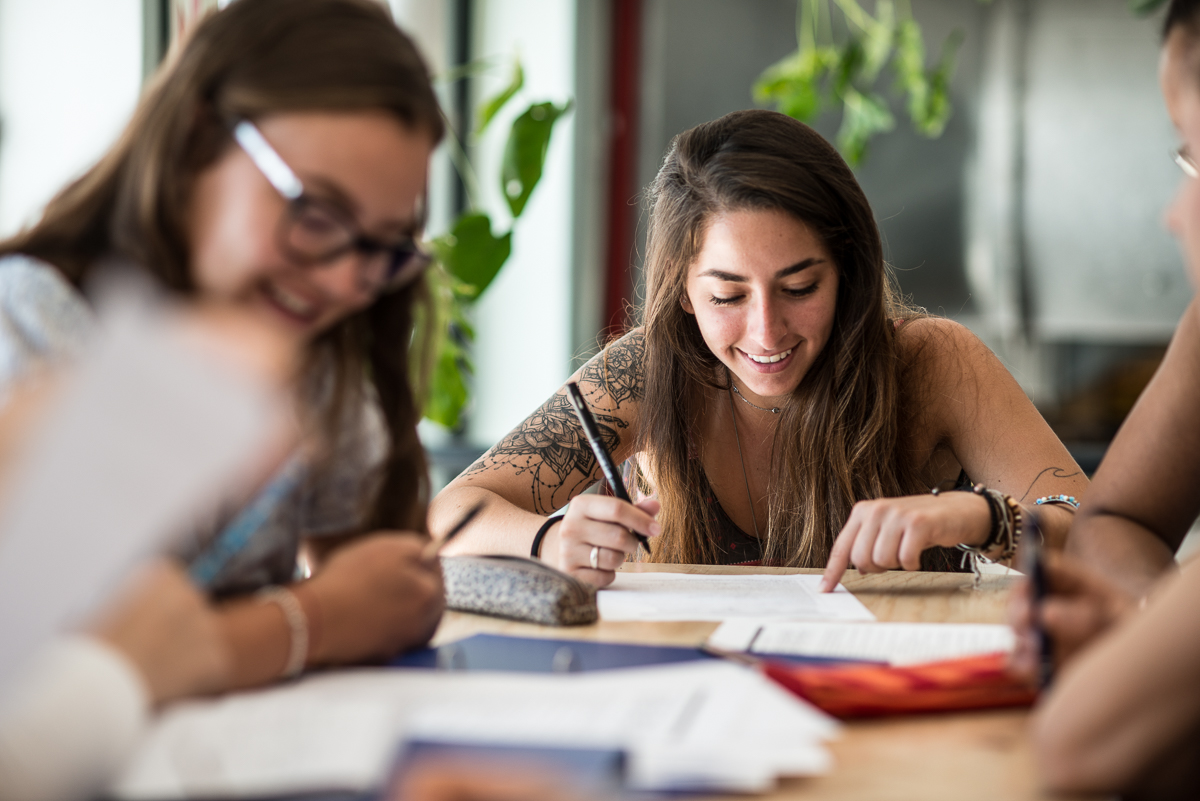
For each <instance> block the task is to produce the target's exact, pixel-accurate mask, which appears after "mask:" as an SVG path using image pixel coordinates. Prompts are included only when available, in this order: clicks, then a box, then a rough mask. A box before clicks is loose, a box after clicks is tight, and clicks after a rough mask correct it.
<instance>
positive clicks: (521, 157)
mask: <svg viewBox="0 0 1200 801" xmlns="http://www.w3.org/2000/svg"><path fill="white" fill-rule="evenodd" d="M571 107H572V101H569V100H568V101H567V102H566V103H565V104H564V105H562V106H556V105H555V104H554V103H534V104H533V105H531V106H530V107H529V108H527V109H526V110H525V113H523V114H522V115H521V116H519V117H517V118H516V119H515V120H513V124H512V130H511V131H510V132H509V134H508V143H507V144H506V145H505V147H504V160H503V162H502V163H501V166H500V191H501V192H503V193H504V199H505V200H507V201H508V208H509V210H510V211H511V212H512V216H513V218H514V219H515V218H517V217H520V216H521V212H523V211H524V210H525V204H526V203H528V202H529V196H530V195H532V194H533V190H534V189H535V188H536V187H537V184H538V181H540V180H541V179H542V168H543V167H545V165H546V152H547V150H548V149H549V147H550V134H551V133H553V131H554V123H556V122H558V120H559V119H560V118H561V117H562V116H563V115H564V114H566V113H567V112H568V111H570V110H571Z"/></svg>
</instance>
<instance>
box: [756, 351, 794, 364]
mask: <svg viewBox="0 0 1200 801" xmlns="http://www.w3.org/2000/svg"><path fill="white" fill-rule="evenodd" d="M746 355H747V356H749V357H750V361H752V362H758V363H759V364H774V363H775V362H778V361H782V360H784V359H786V358H787V357H788V356H791V355H792V352H791V351H790V350H785V351H784V352H783V353H776V354H775V355H774V356H750V354H749V353H747V354H746Z"/></svg>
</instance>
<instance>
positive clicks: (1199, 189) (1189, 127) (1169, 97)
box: [1159, 28, 1200, 288]
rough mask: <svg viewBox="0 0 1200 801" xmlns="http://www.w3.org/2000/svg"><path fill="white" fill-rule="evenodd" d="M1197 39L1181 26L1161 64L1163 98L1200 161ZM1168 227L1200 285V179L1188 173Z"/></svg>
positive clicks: (1190, 150) (1186, 143) (1189, 149)
mask: <svg viewBox="0 0 1200 801" xmlns="http://www.w3.org/2000/svg"><path fill="white" fill-rule="evenodd" d="M1196 46H1197V43H1196V42H1195V41H1194V39H1192V37H1191V36H1189V35H1188V34H1187V33H1186V32H1185V31H1183V30H1182V29H1179V28H1177V29H1176V30H1174V31H1173V32H1172V33H1171V35H1170V36H1169V37H1168V38H1167V44H1166V46H1165V47H1164V48H1163V56H1162V61H1161V65H1160V68H1159V83H1160V85H1161V86H1162V93H1163V99H1164V100H1166V103H1167V111H1168V112H1169V113H1170V115H1171V121H1172V122H1174V123H1175V129H1176V130H1177V131H1178V132H1179V136H1180V139H1181V140H1182V141H1183V146H1184V152H1185V153H1186V154H1187V155H1188V156H1190V157H1191V158H1192V159H1193V160H1194V161H1196V162H1197V163H1200V81H1198V80H1197V76H1196V75H1195V74H1193V73H1194V72H1195V70H1196V69H1197V66H1198V62H1197V61H1196V60H1195V57H1194V56H1193V55H1192V53H1191V51H1192V50H1193V49H1194V48H1195V47H1196ZM1167 227H1168V228H1170V229H1171V233H1173V234H1174V235H1175V237H1176V238H1177V239H1178V240H1179V243H1180V245H1181V247H1182V248H1183V253H1184V259H1185V260H1186V261H1187V269H1188V275H1189V277H1190V279H1191V281H1192V286H1193V287H1196V288H1200V180H1197V179H1195V178H1190V177H1187V176H1185V177H1184V178H1183V180H1182V181H1181V182H1180V184H1179V191H1178V192H1177V193H1176V194H1175V200H1174V201H1173V202H1172V203H1171V205H1170V206H1169V207H1168V208H1167Z"/></svg>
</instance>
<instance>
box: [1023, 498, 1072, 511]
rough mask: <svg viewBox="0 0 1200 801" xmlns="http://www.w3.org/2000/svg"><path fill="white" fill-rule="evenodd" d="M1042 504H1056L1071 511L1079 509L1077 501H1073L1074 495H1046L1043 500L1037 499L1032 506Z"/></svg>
mask: <svg viewBox="0 0 1200 801" xmlns="http://www.w3.org/2000/svg"><path fill="white" fill-rule="evenodd" d="M1044 503H1053V504H1058V505H1059V506H1064V507H1066V508H1068V509H1070V510H1071V511H1075V510H1076V509H1078V508H1079V501H1077V500H1075V496H1074V495H1047V496H1046V497H1044V498H1038V499H1037V500H1036V501H1034V502H1033V504H1034V506H1041V505H1042V504H1044Z"/></svg>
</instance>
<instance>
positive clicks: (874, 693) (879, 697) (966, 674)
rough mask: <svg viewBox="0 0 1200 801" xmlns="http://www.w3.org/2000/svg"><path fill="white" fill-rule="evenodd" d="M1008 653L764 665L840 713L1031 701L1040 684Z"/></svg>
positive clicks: (788, 685)
mask: <svg viewBox="0 0 1200 801" xmlns="http://www.w3.org/2000/svg"><path fill="white" fill-rule="evenodd" d="M1007 665H1008V655H1007V654H988V655H985V656H973V657H967V658H965V659H949V660H946V661H943V662H929V663H926V664H923V665H912V666H909V667H891V666H888V665H844V666H834V667H820V666H809V665H791V664H787V663H784V662H770V661H768V662H764V663H763V665H762V668H763V670H764V671H765V672H766V674H767V675H768V676H770V677H771V678H772V679H774V680H775V681H776V682H778V683H779V684H781V685H783V686H784V687H786V688H787V689H788V690H791V691H792V692H794V693H795V694H796V695H798V696H800V697H801V698H803V699H805V700H806V701H808V702H809V703H811V704H813V705H814V706H817V707H820V708H821V709H823V710H825V711H826V712H828V713H829V714H831V715H834V716H836V717H840V718H855V717H875V716H881V715H906V714H916V713H928V712H951V711H957V710H964V709H989V708H993V707H1008V706H1029V705H1030V704H1032V703H1033V702H1034V700H1035V699H1036V698H1037V689H1036V688H1035V687H1033V686H1031V685H1030V684H1028V683H1026V682H1025V681H1023V680H1019V679H1017V678H1015V677H1014V676H1012V675H1011V674H1009V672H1008V670H1007Z"/></svg>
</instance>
